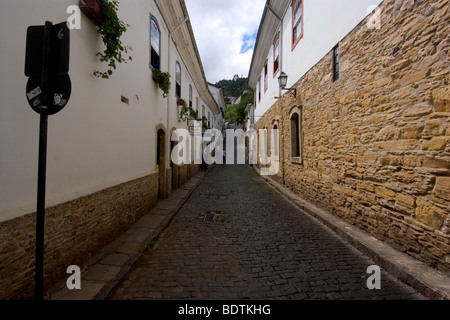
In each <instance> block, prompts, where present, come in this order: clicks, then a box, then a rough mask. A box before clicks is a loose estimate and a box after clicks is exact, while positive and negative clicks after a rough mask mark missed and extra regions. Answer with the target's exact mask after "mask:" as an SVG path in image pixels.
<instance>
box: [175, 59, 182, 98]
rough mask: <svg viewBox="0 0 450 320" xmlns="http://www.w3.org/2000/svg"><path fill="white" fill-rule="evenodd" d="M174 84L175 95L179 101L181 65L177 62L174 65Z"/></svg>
mask: <svg viewBox="0 0 450 320" xmlns="http://www.w3.org/2000/svg"><path fill="white" fill-rule="evenodd" d="M175 82H176V88H175V89H176V90H175V94H176V96H177V98H178V99H181V65H180V63H179V62H178V61H177V62H176V64H175Z"/></svg>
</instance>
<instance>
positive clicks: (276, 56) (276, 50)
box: [273, 33, 280, 78]
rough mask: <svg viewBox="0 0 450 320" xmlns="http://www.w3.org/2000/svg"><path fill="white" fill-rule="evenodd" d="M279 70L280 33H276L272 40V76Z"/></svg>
mask: <svg viewBox="0 0 450 320" xmlns="http://www.w3.org/2000/svg"><path fill="white" fill-rule="evenodd" d="M278 71H280V33H278V34H277V36H276V37H275V40H274V42H273V77H274V78H275V76H276V75H277V73H278Z"/></svg>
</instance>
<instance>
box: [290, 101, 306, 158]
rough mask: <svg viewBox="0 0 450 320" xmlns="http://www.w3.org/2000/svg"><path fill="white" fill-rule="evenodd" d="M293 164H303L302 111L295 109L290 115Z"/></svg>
mask: <svg viewBox="0 0 450 320" xmlns="http://www.w3.org/2000/svg"><path fill="white" fill-rule="evenodd" d="M289 118H290V129H291V162H293V163H303V128H302V109H301V107H294V108H293V109H292V111H291V113H290V117H289Z"/></svg>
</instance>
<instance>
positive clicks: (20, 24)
mask: <svg viewBox="0 0 450 320" xmlns="http://www.w3.org/2000/svg"><path fill="white" fill-rule="evenodd" d="M79 4H80V1H79V0H58V1H53V0H40V1H33V0H24V1H9V0H7V1H2V2H1V3H0V26H1V28H0V39H1V40H2V50H1V51H0V64H1V72H0V96H1V97H2V103H1V106H2V107H1V108H0V150H1V152H0V228H1V230H2V237H0V248H2V247H8V244H12V245H13V246H14V247H16V248H17V250H18V251H20V252H28V254H25V255H24V254H16V253H14V252H11V255H12V256H11V258H10V260H9V261H7V263H6V264H7V266H3V264H4V263H5V260H3V262H2V270H1V271H0V279H1V280H0V288H2V290H5V291H2V290H0V298H2V297H7V296H10V295H12V296H14V294H16V296H26V293H23V292H20V287H21V286H20V284H21V283H22V284H23V286H24V287H29V286H30V281H31V282H32V279H31V280H30V279H19V280H17V279H16V285H15V287H14V288H12V289H11V288H10V289H11V290H13V291H14V290H16V292H15V293H14V292H6V291H8V290H10V289H8V286H9V285H8V283H9V282H8V281H10V280H11V275H13V274H15V273H14V271H12V270H13V269H14V268H16V269H20V268H18V267H17V266H23V268H25V269H26V268H29V267H30V265H32V263H30V261H32V260H33V259H34V256H33V255H32V254H30V253H31V252H32V251H33V250H32V249H33V248H32V247H31V248H28V247H27V245H25V244H24V245H23V246H22V245H17V244H18V243H19V244H20V243H23V241H22V240H21V239H27V238H28V237H29V235H30V234H33V232H34V231H33V229H32V227H33V223H31V222H30V223H29V224H27V225H30V228H31V229H26V228H25V229H24V228H21V231H20V232H16V233H15V234H14V237H11V234H12V232H13V231H14V226H15V225H22V226H23V224H24V221H28V220H30V221H32V220H33V218H32V215H30V214H31V213H33V212H35V210H36V192H37V161H38V138H39V135H38V133H39V115H38V114H36V113H35V112H34V111H32V109H31V108H30V107H29V106H28V102H27V96H26V94H25V93H26V92H25V89H26V84H27V80H28V79H27V77H25V75H24V72H23V70H24V63H25V45H26V35H27V28H28V27H29V26H33V25H43V24H44V23H45V21H51V22H53V23H55V24H56V23H60V22H65V21H66V20H67V19H68V18H69V17H70V16H71V15H72V14H73V12H71V13H67V9H68V7H69V6H71V5H79ZM118 16H119V18H120V19H121V20H122V21H124V22H125V23H127V24H129V25H130V27H129V28H128V31H127V32H126V33H125V34H124V36H123V39H122V41H123V43H124V44H126V45H129V46H131V47H132V51H130V52H129V53H128V55H129V56H130V58H128V56H127V57H126V58H127V60H128V62H127V63H126V64H120V65H119V66H118V67H117V70H115V72H114V73H113V75H112V76H111V78H110V79H109V80H104V79H98V78H96V77H95V76H94V75H93V70H95V69H99V70H105V69H106V65H104V64H102V63H100V62H99V60H98V58H97V57H96V53H97V52H98V51H100V50H102V49H103V47H104V45H103V43H102V39H101V36H100V35H99V34H98V33H97V27H96V25H94V23H93V22H92V21H91V20H89V19H88V18H87V17H86V16H85V14H83V13H81V16H80V18H81V28H80V29H79V30H76V29H74V30H71V32H70V37H71V43H70V45H71V48H70V71H69V74H70V77H71V81H72V95H71V98H70V101H69V103H68V104H67V106H66V107H65V108H64V109H63V110H62V111H61V112H60V113H58V114H56V115H53V116H50V117H49V131H48V156H47V207H49V208H54V209H53V211H52V210H49V214H48V220H47V221H48V225H49V226H48V230H47V231H48V233H49V234H50V235H51V236H50V237H53V236H55V237H57V235H58V234H59V236H61V237H66V236H67V237H71V236H72V234H73V233H74V232H75V231H74V230H76V233H77V234H76V235H75V236H74V238H73V239H72V240H71V241H70V243H71V244H70V247H62V246H61V245H60V244H58V242H57V241H56V240H55V241H54V242H52V238H50V239H49V240H48V243H49V246H48V249H46V250H47V252H46V254H48V255H52V254H54V253H55V252H67V253H69V252H71V250H70V249H71V247H72V246H77V247H78V249H77V250H78V251H77V252H78V253H77V254H78V256H77V257H78V258H82V257H83V256H89V254H91V253H92V252H93V251H95V250H96V249H98V248H101V247H102V246H104V245H105V244H106V243H108V242H109V241H110V240H111V239H112V238H113V237H114V236H116V235H117V234H119V233H120V232H121V231H124V229H125V228H126V227H127V226H129V225H130V224H131V223H132V222H134V221H135V220H136V219H137V218H139V215H142V214H143V213H144V212H145V211H147V210H148V209H149V208H151V207H152V206H154V205H155V204H156V201H157V198H158V196H159V197H166V196H168V195H169V194H170V192H171V189H172V185H171V183H170V181H171V176H172V175H175V173H172V171H173V168H172V163H171V161H170V159H171V157H170V149H171V148H170V146H171V141H170V135H171V133H172V132H173V131H174V130H175V129H177V128H186V129H187V123H182V122H180V121H179V114H178V112H179V107H178V106H177V99H178V98H183V99H184V100H185V101H189V104H190V105H191V106H193V108H195V109H196V110H198V111H199V113H201V115H202V116H203V115H204V116H206V117H208V118H209V119H210V121H212V119H214V117H215V116H216V115H218V114H219V113H220V112H219V108H218V105H217V102H216V100H215V99H214V97H213V95H212V94H211V92H210V91H209V87H208V83H207V81H206V78H205V73H204V70H203V67H202V62H201V59H200V56H199V53H198V49H197V46H196V43H195V38H194V35H193V31H192V27H191V24H190V22H189V15H188V12H187V9H186V5H185V3H184V1H183V0H181V1H178V0H127V1H120V6H119V11H118ZM153 68H158V69H161V70H162V71H167V72H169V73H170V74H171V82H172V87H171V91H170V93H169V96H168V97H167V98H163V97H162V91H161V90H160V89H159V88H158V86H157V84H156V83H155V81H154V80H152V69H153ZM196 170H197V167H196V166H186V167H185V168H181V169H180V170H178V173H177V174H179V175H180V176H182V178H181V180H182V181H185V180H187V179H189V178H190V177H191V176H192V175H193V174H194V173H195V172H196ZM132 191H133V192H132ZM58 208H65V209H62V211H61V210H58ZM68 208H69V209H68ZM52 212H57V213H56V214H55V215H54V216H53V215H52ZM88 212H89V214H88ZM108 212H109V213H108ZM77 214H78V215H83V216H84V217H85V218H84V220H83V221H80V223H79V224H76V225H70V226H68V225H67V226H66V222H65V221H72V220H74V219H75V220H77V219H76V218H74V216H75V215H77ZM61 215H63V216H65V218H64V219H63V220H62V222H61V223H60V225H58V226H56V225H55V226H54V227H52V226H53V223H54V222H53V221H54V219H56V217H57V216H61ZM99 216H102V217H103V218H102V219H103V220H102V222H101V223H100V222H99V221H98V217H99ZM105 217H108V218H105ZM88 225H90V226H91V227H92V226H97V227H94V228H93V229H92V228H91V229H90V230H89V231H87V230H85V229H86V228H85V227H86V226H88ZM83 226H85V227H83ZM86 232H89V234H87V233H86ZM64 233H65V235H64ZM94 235H95V239H94ZM25 242H26V241H25ZM28 245H30V244H28ZM5 254H7V253H5ZM12 257H16V258H12ZM75 258H76V257H75ZM56 260H57V261H56V262H55V264H54V265H49V266H46V273H47V277H48V278H49V279H50V278H51V277H52V276H54V277H57V276H58V275H61V274H63V273H64V272H65V271H64V270H63V269H65V268H66V267H67V264H66V262H67V261H69V260H71V261H72V262H73V260H74V257H73V256H70V255H69V254H64V255H63V257H61V258H60V259H59V260H58V259H56ZM75 260H76V259H75ZM80 264H81V262H80ZM3 267H4V268H3ZM21 271H23V272H24V273H26V272H29V271H30V270H28V269H26V270H17V272H18V273H20V272H21ZM8 272H9V273H8ZM5 274H8V276H4V275H5ZM8 277H9V278H8ZM21 281H22V282H21ZM17 283H19V284H17Z"/></svg>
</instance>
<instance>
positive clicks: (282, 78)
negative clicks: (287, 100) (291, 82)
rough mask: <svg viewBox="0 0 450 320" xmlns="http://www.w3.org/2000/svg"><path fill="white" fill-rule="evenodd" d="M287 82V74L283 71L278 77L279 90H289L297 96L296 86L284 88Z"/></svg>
mask: <svg viewBox="0 0 450 320" xmlns="http://www.w3.org/2000/svg"><path fill="white" fill-rule="evenodd" d="M287 82H288V75H287V74H286V73H284V72H282V73H281V75H280V76H279V77H278V84H279V86H280V89H281V90H286V91H291V92H292V93H293V95H294V97H295V98H297V89H296V88H289V89H285V88H286V86H287Z"/></svg>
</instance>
